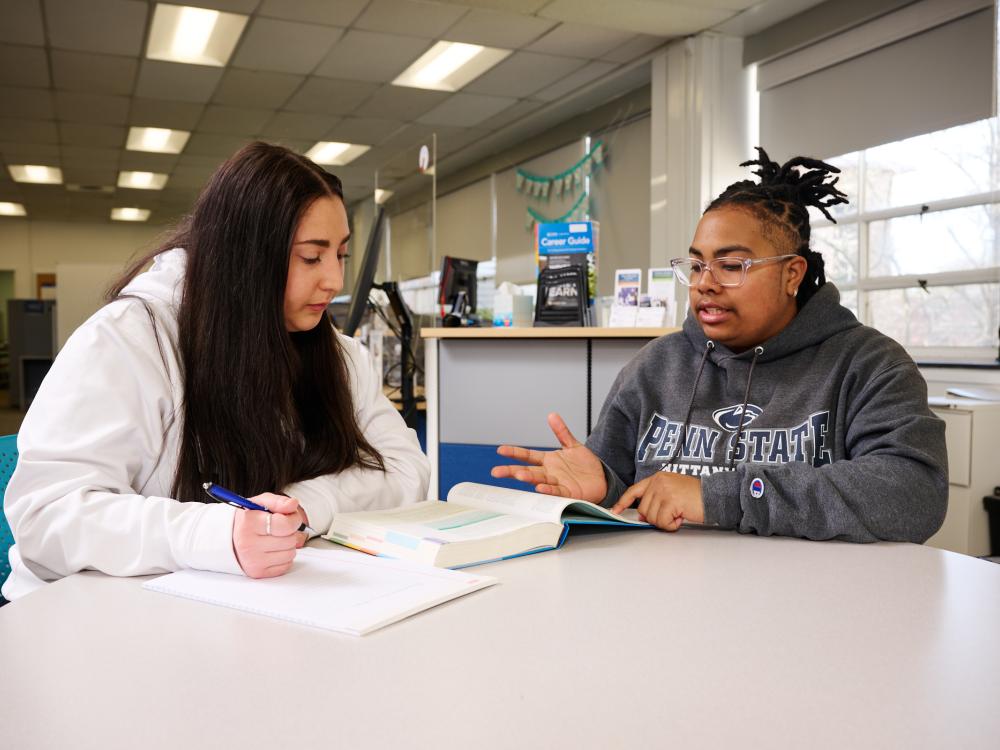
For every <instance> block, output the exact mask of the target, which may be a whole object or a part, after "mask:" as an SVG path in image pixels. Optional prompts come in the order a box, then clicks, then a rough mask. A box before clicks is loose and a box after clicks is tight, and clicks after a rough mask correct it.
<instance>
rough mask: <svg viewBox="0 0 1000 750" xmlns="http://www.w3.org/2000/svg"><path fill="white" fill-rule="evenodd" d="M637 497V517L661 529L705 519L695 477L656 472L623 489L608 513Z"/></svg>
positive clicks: (699, 486)
mask: <svg viewBox="0 0 1000 750" xmlns="http://www.w3.org/2000/svg"><path fill="white" fill-rule="evenodd" d="M636 498H642V500H641V501H640V502H639V516H640V517H641V518H642V519H643V520H644V521H648V522H649V523H651V524H653V525H654V526H656V527H658V528H661V529H663V530H664V531H677V529H679V528H680V527H681V524H682V523H683V522H684V521H691V522H693V523H704V522H705V505H704V502H703V501H702V499H701V480H700V479H699V478H698V477H686V476H684V475H682V474H673V473H671V472H667V471H658V472H656V473H655V474H653V475H651V476H648V477H646V478H645V479H643V480H642V481H641V482H636V483H635V484H633V485H632V486H631V487H629V488H628V489H627V490H625V492H624V493H623V494H622V496H621V497H620V498H618V502H617V503H615V505H614V507H613V508H612V509H611V512H612V513H621V512H622V511H623V510H625V509H626V508H628V507H629V506H630V505H632V503H633V502H635V500H636Z"/></svg>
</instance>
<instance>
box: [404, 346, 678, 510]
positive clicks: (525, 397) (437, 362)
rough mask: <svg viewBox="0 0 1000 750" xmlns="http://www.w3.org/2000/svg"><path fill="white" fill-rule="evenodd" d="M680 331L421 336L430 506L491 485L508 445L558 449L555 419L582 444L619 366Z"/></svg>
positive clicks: (514, 485)
mask: <svg viewBox="0 0 1000 750" xmlns="http://www.w3.org/2000/svg"><path fill="white" fill-rule="evenodd" d="M677 330H679V329H677V328H561V327H545V328H424V329H422V330H421V332H420V335H421V337H422V338H423V339H424V373H425V387H426V396H427V455H428V457H429V458H430V462H431V483H430V489H429V491H428V496H429V497H430V498H431V499H436V498H438V497H441V498H443V497H446V496H447V493H448V490H449V489H450V488H451V487H452V486H453V485H454V484H455V483H456V482H460V481H466V480H471V481H493V483H496V484H507V485H508V486H511V487H518V486H519V487H521V488H522V489H523V485H520V484H519V483H516V482H504V481H499V480H490V477H489V470H490V468H491V467H492V466H494V465H496V464H497V463H500V460H499V459H498V457H497V455H496V447H497V446H498V445H500V444H503V443H514V444H517V445H524V446H531V447H535V448H551V447H554V446H555V438H554V437H553V436H552V433H551V432H550V431H549V428H548V425H547V423H546V421H545V417H546V415H547V414H548V413H549V412H553V411H554V412H558V413H559V414H560V415H562V417H563V419H564V420H566V424H567V425H568V426H569V429H570V431H571V432H572V433H573V434H574V435H575V436H576V437H577V438H578V439H579V440H585V439H586V437H587V435H588V434H590V430H591V427H592V426H593V424H594V423H595V422H596V420H597V415H598V413H599V412H600V410H601V407H602V406H603V405H604V399H605V397H606V396H607V394H608V391H609V390H610V389H611V385H612V384H613V383H614V380H615V378H616V377H617V375H618V372H619V371H620V370H621V368H622V367H623V366H624V365H625V364H626V363H627V362H628V361H629V360H630V359H632V357H634V356H635V354H636V353H637V352H638V351H639V349H641V348H642V347H643V346H645V345H646V343H647V342H649V341H651V340H652V339H655V338H658V337H659V336H663V335H664V334H668V333H672V332H674V331H677Z"/></svg>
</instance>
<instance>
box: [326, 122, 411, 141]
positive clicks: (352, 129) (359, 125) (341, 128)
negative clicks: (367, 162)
mask: <svg viewBox="0 0 1000 750" xmlns="http://www.w3.org/2000/svg"><path fill="white" fill-rule="evenodd" d="M401 127H403V123H402V122H401V121H400V120H379V119H376V118H373V117H345V118H344V119H342V120H340V122H338V123H337V124H336V125H334V126H333V127H332V128H331V129H330V130H329V131H328V132H327V133H325V134H324V135H323V140H324V141H340V142H341V143H364V144H371V145H377V144H379V143H381V142H382V141H384V140H385V139H386V138H388V137H389V136H391V135H392V134H393V133H395V132H396V131H397V130H399V129H400V128H401Z"/></svg>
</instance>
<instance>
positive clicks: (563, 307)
mask: <svg viewBox="0 0 1000 750" xmlns="http://www.w3.org/2000/svg"><path fill="white" fill-rule="evenodd" d="M588 295H589V292H588V290H587V271H586V268H585V267H584V266H563V267H562V268H543V269H542V270H541V272H539V274H538V293H537V296H536V297H535V325H536V326H585V325H587V322H588V317H589V316H588V314H587V311H588V310H589V307H590V305H589V296H588Z"/></svg>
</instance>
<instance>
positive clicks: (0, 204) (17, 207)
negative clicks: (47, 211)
mask: <svg viewBox="0 0 1000 750" xmlns="http://www.w3.org/2000/svg"><path fill="white" fill-rule="evenodd" d="M0 216H27V211H25V210H24V205H23V204H21V203H7V202H6V201H0Z"/></svg>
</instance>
